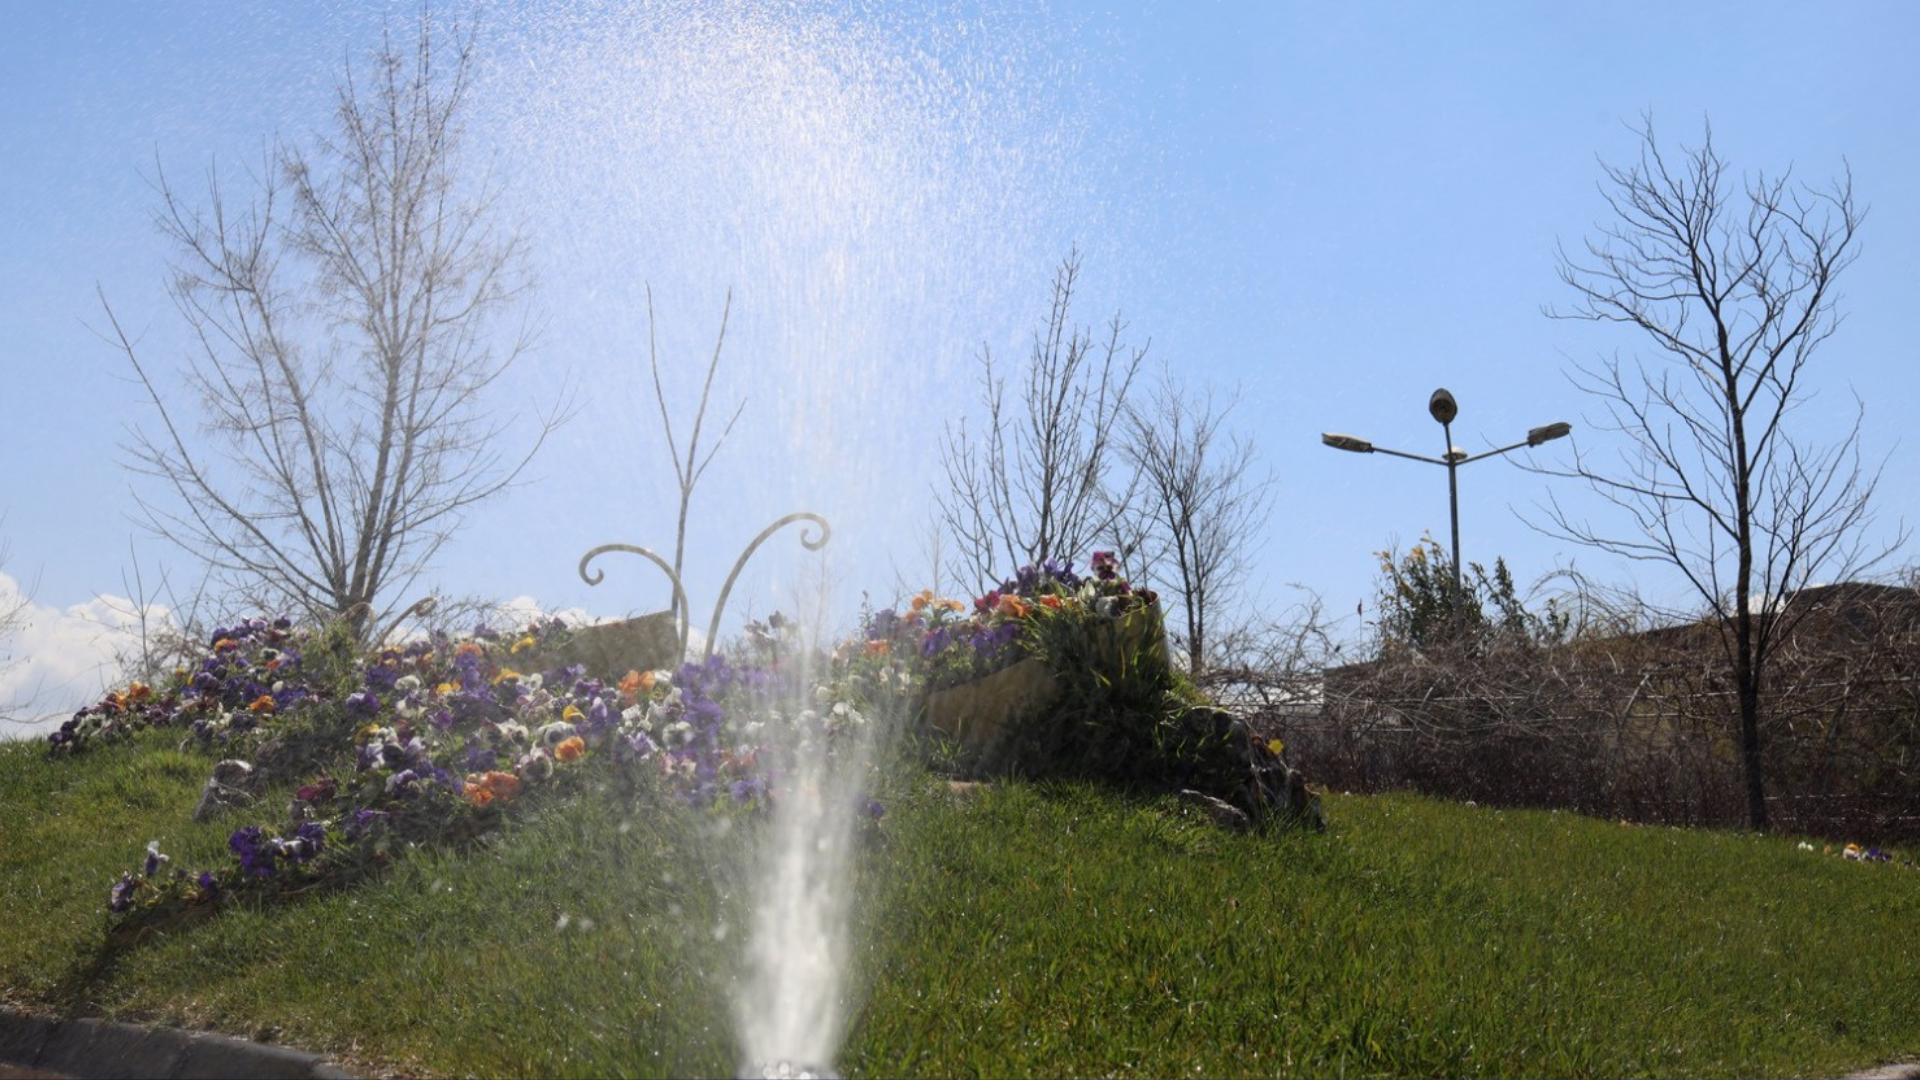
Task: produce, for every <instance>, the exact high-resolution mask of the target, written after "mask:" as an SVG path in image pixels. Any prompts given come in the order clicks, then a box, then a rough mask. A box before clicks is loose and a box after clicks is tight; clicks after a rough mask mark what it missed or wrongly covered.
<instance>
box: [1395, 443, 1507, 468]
mask: <svg viewBox="0 0 1920 1080" xmlns="http://www.w3.org/2000/svg"><path fill="white" fill-rule="evenodd" d="M1522 445H1525V444H1524V443H1523V444H1522ZM1373 452H1374V453H1376V454H1392V455H1393V456H1394V457H1403V458H1408V459H1410V460H1413V461H1424V462H1426V463H1427V464H1429V465H1445V464H1446V462H1445V461H1442V460H1441V459H1439V458H1436V457H1428V456H1426V455H1425V454H1409V453H1407V452H1406V451H1405V450H1389V449H1387V448H1386V447H1384V446H1376V447H1374V448H1373Z"/></svg>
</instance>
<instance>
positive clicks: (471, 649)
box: [453, 641, 480, 656]
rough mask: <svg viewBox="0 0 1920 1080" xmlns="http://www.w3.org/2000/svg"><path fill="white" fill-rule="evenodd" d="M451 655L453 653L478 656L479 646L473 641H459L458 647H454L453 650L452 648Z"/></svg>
mask: <svg viewBox="0 0 1920 1080" xmlns="http://www.w3.org/2000/svg"><path fill="white" fill-rule="evenodd" d="M453 655H455V656H479V655H480V646H478V645H475V644H474V643H473V642H471V641H463V642H461V643H460V646H459V647H458V648H456V649H454V650H453Z"/></svg>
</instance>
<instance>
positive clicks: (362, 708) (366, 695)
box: [347, 690, 380, 716]
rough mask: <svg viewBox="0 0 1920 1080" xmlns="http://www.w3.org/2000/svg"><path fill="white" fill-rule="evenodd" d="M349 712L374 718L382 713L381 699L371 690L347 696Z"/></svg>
mask: <svg viewBox="0 0 1920 1080" xmlns="http://www.w3.org/2000/svg"><path fill="white" fill-rule="evenodd" d="M347 711H348V712H351V713H357V714H359V715H361V716H372V715H374V714H375V713H377V712H379V711H380V699H379V698H378V697H377V696H375V695H374V693H373V691H371V690H359V691H356V692H354V693H352V694H349V695H347Z"/></svg>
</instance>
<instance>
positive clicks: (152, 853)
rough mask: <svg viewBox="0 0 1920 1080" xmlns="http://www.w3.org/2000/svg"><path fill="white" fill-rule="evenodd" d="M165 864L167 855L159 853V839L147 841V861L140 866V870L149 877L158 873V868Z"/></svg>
mask: <svg viewBox="0 0 1920 1080" xmlns="http://www.w3.org/2000/svg"><path fill="white" fill-rule="evenodd" d="M166 864H167V857H166V856H165V855H162V854H160V841H158V840H149V841H147V861H146V864H145V865H144V866H143V867H142V870H141V872H142V873H144V874H145V875H146V876H147V877H149V878H150V877H152V876H153V875H155V874H157V873H159V872H160V868H161V867H162V866H165V865H166Z"/></svg>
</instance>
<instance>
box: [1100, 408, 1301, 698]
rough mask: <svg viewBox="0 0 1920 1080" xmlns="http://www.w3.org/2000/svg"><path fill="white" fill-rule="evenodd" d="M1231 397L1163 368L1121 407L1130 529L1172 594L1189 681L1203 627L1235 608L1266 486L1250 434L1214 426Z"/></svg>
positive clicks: (1205, 662)
mask: <svg viewBox="0 0 1920 1080" xmlns="http://www.w3.org/2000/svg"><path fill="white" fill-rule="evenodd" d="M1235 404H1236V401H1235V400H1234V399H1228V400H1226V401H1225V402H1219V401H1216V400H1215V398H1214V396H1213V393H1212V391H1211V390H1208V391H1204V392H1201V393H1198V394H1190V393H1189V392H1188V391H1186V390H1185V389H1184V388H1183V387H1181V386H1179V385H1178V384H1177V383H1176V382H1175V381H1174V379H1173V375H1172V373H1171V372H1167V373H1164V374H1163V375H1162V378H1161V381H1160V385H1159V386H1158V387H1157V388H1155V390H1154V392H1153V394H1152V395H1151V397H1150V398H1149V399H1148V400H1147V401H1146V402H1144V403H1139V404H1136V405H1130V406H1129V407H1128V409H1127V412H1126V429H1125V430H1126V437H1125V439H1124V441H1123V443H1122V444H1121V451H1122V454H1123V456H1124V457H1125V459H1126V461H1127V462H1128V463H1129V464H1130V465H1131V466H1132V467H1133V469H1134V470H1135V473H1136V475H1137V477H1138V489H1137V498H1136V499H1135V501H1134V504H1133V507H1132V510H1131V513H1133V514H1135V515H1137V517H1138V524H1137V526H1136V527H1135V528H1134V529H1133V530H1130V531H1131V532H1133V533H1134V534H1135V535H1138V536H1141V537H1143V538H1144V544H1143V547H1142V552H1143V554H1144V555H1145V558H1143V559H1141V560H1138V569H1139V570H1140V572H1142V573H1144V574H1146V575H1147V576H1148V577H1149V578H1150V579H1152V580H1155V581H1163V582H1165V583H1166V585H1167V586H1168V588H1169V589H1170V590H1171V591H1172V592H1174V593H1175V594H1176V596H1177V599H1178V601H1179V607H1180V629H1178V630H1176V631H1175V634H1174V637H1175V639H1176V643H1177V644H1178V645H1179V647H1180V649H1181V651H1183V652H1184V653H1185V654H1186V656H1187V665H1188V671H1189V673H1190V674H1191V675H1192V676H1193V678H1194V679H1195V680H1200V679H1203V678H1204V676H1205V674H1206V671H1207V668H1208V666H1209V664H1210V663H1212V661H1213V660H1214V658H1215V657H1214V652H1213V651H1211V650H1212V647H1213V645H1214V639H1213V638H1212V637H1211V636H1210V635H1209V630H1210V628H1211V627H1212V626H1215V625H1217V620H1218V619H1219V618H1220V617H1222V616H1223V615H1225V614H1226V612H1228V611H1230V610H1231V609H1232V608H1233V606H1234V604H1233V597H1234V593H1235V590H1236V589H1237V588H1238V587H1239V586H1240V585H1241V584H1242V583H1243V581H1244V579H1245V577H1246V575H1247V571H1248V570H1249V569H1250V564H1249V561H1248V554H1247V553H1248V551H1249V550H1250V549H1251V546H1252V544H1253V541H1254V539H1255V538H1256V537H1257V536H1258V535H1259V532H1260V530H1261V528H1262V527H1263V526H1264V525H1265V524H1266V520H1267V510H1268V498H1267V497H1268V493H1269V491H1270V489H1271V488H1272V486H1273V477H1272V475H1271V474H1270V473H1267V474H1263V473H1260V472H1258V471H1257V470H1256V468H1255V464H1256V460H1257V455H1256V453H1255V449H1254V445H1253V443H1252V441H1251V440H1249V439H1247V438H1245V437H1244V436H1242V435H1240V434H1239V433H1237V432H1228V431H1223V430H1222V428H1221V425H1222V423H1223V422H1224V421H1225V420H1226V418H1227V416H1228V414H1229V413H1231V412H1232V411H1233V407H1234V405H1235Z"/></svg>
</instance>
